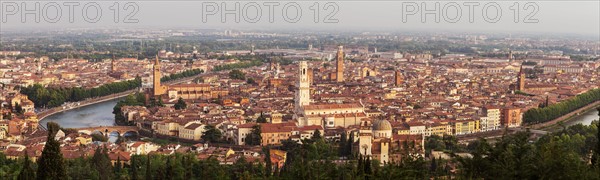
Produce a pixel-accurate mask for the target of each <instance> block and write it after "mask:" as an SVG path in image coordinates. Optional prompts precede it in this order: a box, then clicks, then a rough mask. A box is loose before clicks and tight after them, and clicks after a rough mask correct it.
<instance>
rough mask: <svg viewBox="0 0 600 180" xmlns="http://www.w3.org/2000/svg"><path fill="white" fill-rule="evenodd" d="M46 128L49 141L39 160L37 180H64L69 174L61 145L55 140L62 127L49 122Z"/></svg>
mask: <svg viewBox="0 0 600 180" xmlns="http://www.w3.org/2000/svg"><path fill="white" fill-rule="evenodd" d="M46 127H47V128H48V139H47V140H46V145H45V146H44V150H43V151H42V156H41V157H40V159H39V160H38V171H37V179H44V180H46V179H62V178H64V177H66V175H67V173H66V169H65V164H64V160H63V157H62V153H61V152H60V143H59V142H58V141H57V140H55V136H56V133H57V132H58V130H60V126H59V125H58V124H56V123H54V122H48V124H47V125H46Z"/></svg>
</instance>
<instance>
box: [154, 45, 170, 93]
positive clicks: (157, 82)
mask: <svg viewBox="0 0 600 180" xmlns="http://www.w3.org/2000/svg"><path fill="white" fill-rule="evenodd" d="M160 78H161V73H160V62H159V60H158V55H157V56H156V60H154V71H153V79H154V83H153V89H154V94H153V95H154V96H160V95H163V94H165V93H166V92H167V87H165V86H162V85H161V84H160Z"/></svg>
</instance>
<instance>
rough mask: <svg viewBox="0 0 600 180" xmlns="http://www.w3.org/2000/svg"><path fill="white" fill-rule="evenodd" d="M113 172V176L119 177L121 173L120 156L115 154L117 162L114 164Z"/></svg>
mask: <svg viewBox="0 0 600 180" xmlns="http://www.w3.org/2000/svg"><path fill="white" fill-rule="evenodd" d="M114 169H115V170H114V172H115V177H119V176H120V174H121V157H118V156H117V163H116V164H115V168H114Z"/></svg>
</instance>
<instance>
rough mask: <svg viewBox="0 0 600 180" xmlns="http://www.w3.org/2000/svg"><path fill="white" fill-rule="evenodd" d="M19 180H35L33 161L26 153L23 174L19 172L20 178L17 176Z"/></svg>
mask: <svg viewBox="0 0 600 180" xmlns="http://www.w3.org/2000/svg"><path fill="white" fill-rule="evenodd" d="M17 179H18V180H34V179H35V171H33V168H32V167H31V160H29V155H27V152H25V158H24V159H23V167H22V168H21V172H19V176H17Z"/></svg>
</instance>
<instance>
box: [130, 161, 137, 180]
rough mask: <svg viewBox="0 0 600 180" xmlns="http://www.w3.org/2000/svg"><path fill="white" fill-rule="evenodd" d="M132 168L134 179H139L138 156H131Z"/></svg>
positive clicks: (132, 177)
mask: <svg viewBox="0 0 600 180" xmlns="http://www.w3.org/2000/svg"><path fill="white" fill-rule="evenodd" d="M129 168H130V169H131V179H132V180H138V179H139V177H138V172H137V169H138V167H137V158H136V157H131V166H130V167H129Z"/></svg>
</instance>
